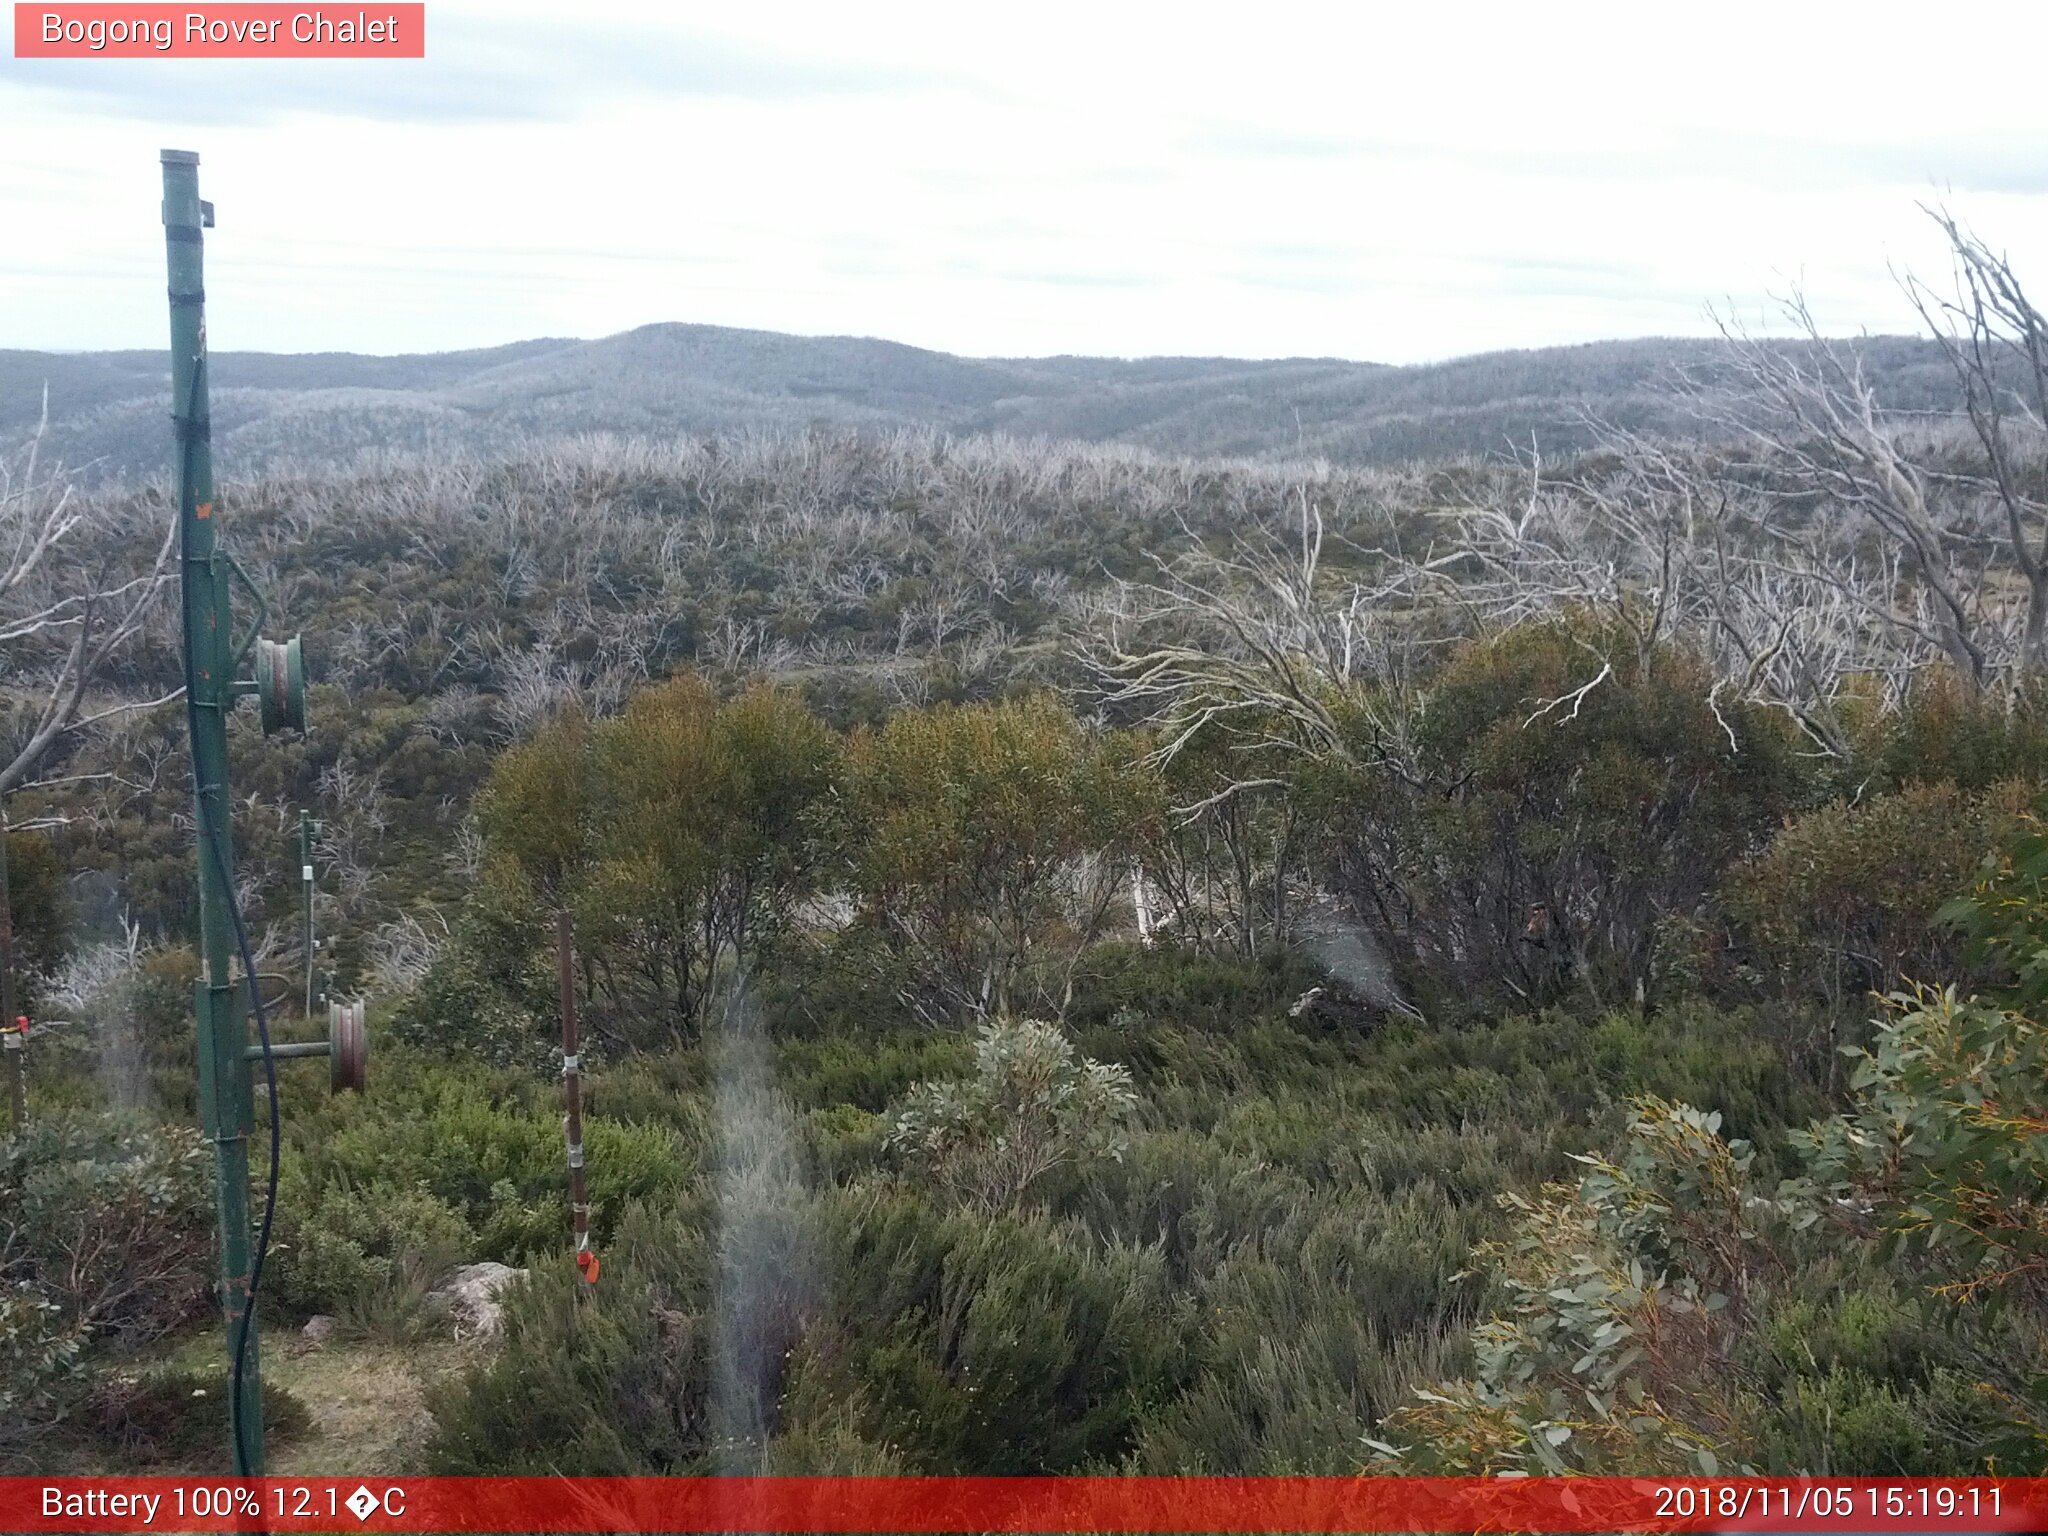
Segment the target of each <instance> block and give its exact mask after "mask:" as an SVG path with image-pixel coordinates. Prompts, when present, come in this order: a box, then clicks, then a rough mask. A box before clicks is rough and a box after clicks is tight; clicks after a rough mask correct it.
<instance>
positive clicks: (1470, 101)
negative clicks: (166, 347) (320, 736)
mask: <svg viewBox="0 0 2048 1536" xmlns="http://www.w3.org/2000/svg"><path fill="white" fill-rule="evenodd" d="M330 9H332V10H335V11H341V10H342V9H343V7H341V6H339V5H336V6H331V7H330ZM346 9H347V11H348V13H349V14H353V12H354V10H355V9H356V7H355V6H350V7H347V8H346ZM1950 17H1961V18H1962V19H1958V20H1951V19H1948V18H1950ZM1961 27H1967V28H1968V29H1969V30H1970V31H1971V33H1972V34H1973V35H1974V36H1976V37H1978V38H1980V39H1982V40H1984V41H1983V42H1982V43H1981V44H1971V43H1968V42H1967V40H1964V39H1960V38H1958V37H1957V36H1956V35H1955V29H1957V28H1961ZM2044 43H2048V6H2043V5H2039V4H2027V5H2019V4H1997V3H1984V4H1979V5H1975V6H1973V7H1971V8H1970V9H1969V10H1968V12H1967V13H1966V14H1965V13H1962V12H1958V11H1955V10H1954V9H1952V8H1949V7H1937V6H1933V5H1925V4H1923V5H1914V6H1887V5H1884V4H1877V3H1865V4H1859V5H1857V6H1855V7H1849V6H1846V5H1832V4H1829V5H1823V4H1817V3H1813V4H1801V3H1798V0H1791V3H1787V0H1777V3H1775V4H1770V5H1750V4H1746V3H1742V0H1735V3H1723V4H1717V5H1715V6H1714V7H1711V8H1709V7H1692V6H1657V5H1650V4H1643V3H1636V4H1632V5H1627V6H1622V5H1596V4H1572V3H1569V0H1553V3H1549V4H1522V5H1516V6H1506V5H1484V6H1482V5H1475V4H1457V3H1449V0H1438V3H1431V4H1425V5H1418V4H1412V3H1404V4H1398V5H1396V4H1384V3H1378V0H1325V3H1319V4H1298V3H1292V0H1262V3H1261V4H1258V5H1256V6H1225V5H1221V4H1215V5H1208V4H1182V5H1178V6H1168V5H1165V4H1160V3H1142V4H1140V3H1120V0H1095V3H1093V4H1087V5H1068V4H1063V3H1059V0H1043V3H1041V0H1033V3H1032V4H1029V5H1017V6H1011V7H998V6H988V5H963V4H960V3H958V0H952V3H948V4H932V5H925V4H891V3H888V0H864V3H861V4H845V3H840V4H816V3H802V4H800V3H794V0H747V3H745V4H731V3H729V4H725V5H719V6H710V5H703V4H696V3H690V0H669V3H660V4H643V5H626V4H607V3H603V0H588V3H577V4H567V3H551V4H540V3H536V0H490V3H486V4H470V3H462V0H428V5H427V55H428V56H427V58H426V59H424V60H417V61H396V60H386V61H357V60H346V61H331V60H325V61H311V60H303V61H295V60H266V61H238V60H201V59H179V58H175V57H172V58H167V59H149V60H18V59H14V58H12V57H11V56H9V57H0V347H28V348H45V349H98V348H110V347H151V348H156V347H161V346H162V345H163V344H164V339H165V335H166V332H167V326H168V321H167V319H166V314H165V307H164V301H163V270H164V269H163V244H162V235H161V228H160V224H159V221H158V198H159V195H160V182H159V170H158V163H157V151H158V150H159V149H162V148H180V149H192V150H197V151H199V153H200V155H201V167H200V178H201V192H202V195H203V196H205V197H207V198H209V199H210V200H212V201H213V202H214V203H215V205H216V207H217V209H218V224H217V227H216V229H215V230H214V231H213V232H212V233H211V235H210V236H209V239H208V247H207V266H208V271H207V290H208V297H209V313H208V321H209V330H210V334H211V338H212V342H213V345H214V346H215V347H216V348H237V349H243V348H246V349H259V350H264V351H280V352H298V351H327V350H348V351H367V352H422V351H444V350H450V349H456V348H464V347H479V346H491V345H496V344H499V343H502V342H508V341H513V340H519V339H524V338H528V337H534V336H602V335H608V334H611V333H613V332H616V331H621V330H626V329H629V328H631V327H633V326H637V325H643V324H648V323H652V322H657V321H678V320H680V321H693V322H700V323H706V324H717V325H732V326H750V327H758V328H762V329H767V330H777V331H788V332H795V333H800V334H835V335H863V336H880V337H886V338H889V339H891V340H896V341H903V342H909V343H912V344H914V345H918V346H925V347H932V348H937V349H941V350H944V351H950V352H957V353H963V354H969V355H976V356H1043V355H1049V354H1058V353H1084V354H1098V355H1110V356H1148V355H1159V354H1176V355H1190V354H1198V355H1224V356H1239V357H1282V356H1317V357H1345V358H1355V359H1363V360H1372V361H1379V362H1393V363H1408V362H1421V361H1428V360H1432V359H1438V358H1444V357H1452V356H1459V355H1463V354H1467V353H1473V352H1483V351H1492V350H1495V349H1499V348H1508V347H1530V346H1546V345H1552V344H1558V343H1569V342H1578V341H1590V340H1597V339H1601V338H1606V337H1619V336H1644V335H1697V334H1703V333H1706V332H1708V331H1709V330H1710V329H1711V327H1712V325H1713V323H1714V321H1713V318H1712V313H1711V310H1714V309H1718V310H1719V311H1720V312H1723V313H1729V314H1732V315H1734V316H1735V317H1736V318H1737V319H1738V320H1740V321H1742V322H1743V323H1745V324H1748V325H1750V326H1752V327H1756V328H1764V329H1768V328H1770V323H1769V316H1770V313H1771V311H1770V303H1771V298H1772V296H1773V295H1780V294H1783V293H1785V292H1787V291H1789V290H1791V289H1794V288H1798V289H1801V290H1803V291H1804V292H1805V293H1806V294H1807V295H1808V296H1809V298H1810V300H1811V302H1812V304H1813V307H1814V309H1815V311H1816V314H1817V316H1818V318H1819V319H1820V321H1821V323H1822V325H1823V326H1824V327H1825V328H1826V329H1828V330H1830V331H1834V332H1839V333H1852V332H1856V331H1865V330H1867V331H1874V332H1886V331H1890V332H1897V331H1907V330H1912V329H1914V328H1915V325H1914V317H1913V315H1912V313H1911V311H1910V310H1909V309H1908V308H1907V307H1906V305H1905V302H1904V300H1903V298H1902V296H1901V294H1900V291H1899V288H1898V285H1897V282H1896V281H1895V278H1894V273H1895V272H1896V271H1898V270H1902V269H1912V270H1914V271H1918V272H1921V273H1923V274H1926V275H1930V276H1934V277H1937V278H1938V277H1940V276H1942V275H1943V274H1944V273H1945V272H1946V263H1945V261H1944V260H1943V255H1942V248H1941V244H1940V241H1939V239H1938V238H1937V236H1936V235H1935V233H1934V231H1933V229H1932V227H1931V225H1930V224H1929V222H1928V220H1927V218H1926V215H1925V214H1924V213H1923V212H1922V211H1921V208H1920V205H1921V204H1923V203H1944V204H1946V205H1948V206H1950V207H1952V208H1954V209H1955V210H1956V211H1957V212H1958V213H1960V214H1962V215H1963V216H1964V218H1965V219H1966V220H1967V221H1968V222H1969V223H1970V224H1971V225H1972V226H1973V227H1975V228H1976V229H1977V230H1978V232H1979V233H1980V234H1982V235H1984V236H1985V237H1986V238H1987V239H1988V240H1989V241H1990V242H1991V243H1992V244H1993V245H1994V246H1998V247H2002V248H2004V249H2006V250H2008V251H2010V252H2011V253H2012V254H2013V256H2014V258H2015V260H2016V263H2017V265H2018V266H2019V268H2020V271H2021V273H2022V275H2023V276H2024V275H2026V273H2027V271H2028V269H2029V265H2030V263H2029V258H2028V253H2029V252H2030V251H2034V250H2043V251H2044V252H2048V116H2044V115H2043V114H2042V113H2041V112H2040V110H2039V105H2038V99H2037V96H2036V93H2035V92H2034V91H2033V90H2032V88H2031V87H2029V86H2028V85H2027V79H2030V78H2031V75H2027V74H2026V72H2025V71H2023V75H2025V76H2026V78H2023V79H2021V80H2020V81H2019V82H2018V83H2017V84H2015V83H2013V82H2012V80H2011V79H2010V78H2009V76H2005V75H2002V74H2001V73H2000V63H1999V61H2000V60H2001V59H2003V60H2009V61H2012V63H2013V66H2014V67H2016V66H2017V65H2018V64H2019V63H2020V62H2022V61H2026V60H2031V59H2037V58H2039V57H2040V56H2041V53H2042V45H2043V44H2044ZM2039 270H2040V271H2041V272H2042V274H2043V276H2042V279H2041V281H2042V283H2043V285H2044V286H2048V254H2044V258H2043V260H2042V261H2041V262H2040V263H2039Z"/></svg>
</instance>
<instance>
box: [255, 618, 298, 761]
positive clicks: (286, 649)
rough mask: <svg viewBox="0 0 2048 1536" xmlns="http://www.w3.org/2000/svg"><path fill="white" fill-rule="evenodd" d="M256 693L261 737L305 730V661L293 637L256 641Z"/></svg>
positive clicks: (296, 637)
mask: <svg viewBox="0 0 2048 1536" xmlns="http://www.w3.org/2000/svg"><path fill="white" fill-rule="evenodd" d="M256 693H257V697H258V698H259V699H260V700H261V701H262V704H263V734H264V735H266V736H273V735H275V734H276V733H277V732H279V731H303V730H304V729H305V728H306V658H305V653H304V651H303V650H302V649H301V647H300V645H299V637H298V636H297V635H293V636H292V637H291V639H289V640H282V641H280V640H258V641H257V642H256Z"/></svg>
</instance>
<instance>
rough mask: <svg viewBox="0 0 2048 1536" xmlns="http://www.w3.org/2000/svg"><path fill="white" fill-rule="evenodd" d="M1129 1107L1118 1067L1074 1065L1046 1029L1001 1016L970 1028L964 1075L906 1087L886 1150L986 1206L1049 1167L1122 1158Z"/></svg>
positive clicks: (1011, 1197) (1126, 1081)
mask: <svg viewBox="0 0 2048 1536" xmlns="http://www.w3.org/2000/svg"><path fill="white" fill-rule="evenodd" d="M1136 1106H1137V1095H1136V1094H1135V1093H1134V1092H1133V1091H1132V1089H1131V1074H1130V1072H1129V1071H1128V1070H1127V1069H1126V1068H1123V1067H1119V1066H1104V1065H1103V1064H1102V1063H1100V1062H1096V1061H1090V1060H1088V1059H1086V1058H1085V1057H1082V1058H1078V1059H1077V1058H1076V1056H1075V1053H1074V1048H1073V1046H1072V1045H1071V1044H1070V1043H1069V1042H1068V1040H1067V1038H1066V1036H1064V1035H1063V1034H1061V1033H1060V1031H1059V1030H1058V1029H1057V1028H1055V1027H1054V1026H1053V1025H1051V1024H1047V1023H1044V1022H1042V1021H1040V1020H1036V1019H1025V1020H1021V1021H1011V1020H1001V1021H997V1022H993V1023H987V1024H983V1025H980V1026H979V1027H977V1029H976V1030H975V1043H974V1071H973V1072H972V1073H971V1074H970V1075H969V1076H967V1077H964V1078H959V1079H956V1080H951V1081H944V1082H936V1083H921V1084H919V1085H918V1086H917V1087H916V1088H915V1089H913V1090H912V1091H911V1093H910V1096H909V1098H908V1099H906V1100H905V1101H904V1103H903V1105H902V1106H901V1107H900V1108H899V1109H898V1110H897V1111H896V1113H895V1116H894V1121H893V1124H892V1125H891V1127H890V1130H889V1136H888V1146H889V1147H890V1149H891V1150H893V1151H895V1152H897V1153H899V1154H900V1155H901V1156H902V1157H903V1158H904V1159H905V1160H906V1161H907V1162H908V1163H910V1164H911V1165H912V1166H913V1167H915V1168H916V1169H917V1170H918V1171H919V1172H920V1173H922V1174H925V1175H928V1176H929V1177H931V1178H933V1179H935V1180H936V1181H937V1183H938V1184H939V1185H940V1186H941V1187H942V1188H944V1189H946V1190H948V1191H949V1192H951V1193H952V1194H953V1196H954V1197H955V1198H958V1199H965V1200H971V1201H973V1202H975V1203H977V1204H979V1205H981V1206H982V1207H984V1208H985V1209H991V1210H992V1209H994V1208H996V1207H998V1206H1003V1205H1010V1204H1013V1203H1015V1202H1016V1201H1017V1200H1019V1199H1021V1198H1022V1196H1023V1194H1024V1192H1025V1190H1027V1189H1028V1188H1030V1187H1031V1185H1033V1184H1034V1183H1036V1182H1037V1181H1038V1180H1039V1179H1041V1178H1043V1177H1044V1176H1045V1175H1046V1174H1048V1173H1051V1172H1052V1171H1053V1170H1054V1169H1056V1168H1063V1167H1070V1166H1071V1167H1079V1168H1086V1167H1088V1166H1089V1165H1091V1164H1093V1163H1095V1162H1096V1161H1097V1160H1100V1159H1107V1160H1109V1161H1111V1162H1116V1161H1118V1160H1120V1159H1121V1158H1122V1157H1123V1154H1124V1147H1125V1140H1124V1135H1123V1129H1124V1124H1125V1122H1126V1121H1128V1120H1129V1118H1130V1116H1131V1113H1132V1111H1133V1110H1134V1109H1135V1108H1136Z"/></svg>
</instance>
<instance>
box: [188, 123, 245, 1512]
mask: <svg viewBox="0 0 2048 1536" xmlns="http://www.w3.org/2000/svg"><path fill="white" fill-rule="evenodd" d="M163 173H164V208H163V215H164V252H165V259H166V262H167V264H168V266H169V269H170V301H171V417H172V421H173V423H174V425H175V427H176V434H177V446H178V470H179V473H178V537H179V570H180V574H181V577H182V580H183V591H184V615H185V654H186V658H187V667H188V672H187V678H186V681H187V686H188V688H189V689H190V693H191V697H190V705H189V707H190V710H191V717H192V721H193V727H192V785H193V793H194V798H195V801H196V809H197V811H198V819H199V848H198V854H199V950H200V960H201V962H202V970H201V973H200V977H199V981H198V984H197V985H196V987H195V988H194V1000H195V1004H196V1010H197V1014H198V1024H199V1111H200V1119H201V1122H202V1124H203V1125H204V1126H205V1128H206V1134H207V1137H208V1138H209V1139H210V1140H211V1141H212V1142H213V1148H214V1182H215V1191H214V1192H215V1197H216V1200H217V1202H218V1204H219V1207H220V1300H221V1311H222V1313H223V1315H224V1316H225V1318H226V1320H227V1328H228V1348H229V1351H230V1357H231V1358H230V1361H229V1366H230V1369H231V1370H232V1367H233V1359H232V1353H233V1350H234V1348H235V1344H236V1341H237V1339H238V1337H239V1336H240V1334H241V1333H242V1330H243V1328H244V1318H245V1317H246V1318H247V1324H246V1327H247V1335H248V1336H247V1342H246V1344H245V1345H244V1350H245V1353H244V1355H243V1360H242V1390H241V1393H240V1394H239V1397H237V1396H236V1394H234V1393H232V1392H231V1393H230V1394H229V1396H230V1399H231V1401H230V1402H229V1404H228V1429H229V1441H228V1449H229V1454H230V1456H231V1457H232V1458H233V1466H234V1468H235V1470H236V1471H237V1472H238V1473H239V1474H241V1475H244V1476H256V1475H258V1474H260V1473H261V1472H262V1471H263V1380H262V1370H261V1367H260V1365H259V1363H258V1353H257V1339H258V1334H257V1328H256V1319H255V1317H254V1316H253V1314H252V1309H251V1306H250V1296H249V1264H250V1251H249V1250H250V1240H249V1239H250V1232H249V1135H250V1132H251V1131H252V1130H253V1129H254V1128H255V1109H254V1105H253V1101H252V1098H251V1095H250V1078H249V1063H248V1060H247V1051H246V1047H247V1046H248V1043H249V1040H248V1025H247V1024H246V1022H245V1021H244V1018H243V1004H242V998H241V989H240V988H239V987H237V986H236V985H235V982H234V971H233V967H232V961H231V957H232V955H233V952H234V930H233V927H232V925H231V922H230V919H229V909H228V895H229V893H228V887H227V879H226V875H227V871H226V869H225V867H224V866H225V865H226V863H227V860H228V858H229V857H230V850H231V849H232V848H233V842H232V834H231V832H230V829H229V821H228V808H229V799H228V721H227V717H228V711H229V710H230V709H232V708H233V707H234V703H235V691H234V683H233V679H232V677H231V676H230V669H231V668H232V666H233V661H234V657H233V654H232V653H233V646H234V641H233V633H234V631H233V626H232V624H231V622H230V614H229V608H228V564H227V561H226V560H225V559H223V558H221V557H220V556H219V555H217V554H216V552H215V548H214V504H213V450H212V447H211V445H210V443H209V442H208V440H207V439H208V432H209V427H210V422H211V412H210V410H209V407H208V403H207V385H206V307H205V306H206V291H205V282H204V277H205V269H204V262H203V260H202V251H203V246H202V244H201V241H202V238H203V237H202V236H201V233H200V231H201V230H202V229H203V228H204V227H205V226H207V225H209V224H211V223H212V222H213V219H212V214H213V208H212V205H211V204H207V203H202V202H201V201H200V200H199V156H197V155H196V154H193V153H192V152H190V151H189V150H178V149H167V150H165V151H164V152H163ZM209 838H210V839H212V840H214V842H215V845H216V846H215V847H211V848H210V847H208V846H207V844H208V840H209ZM216 850H217V851H216Z"/></svg>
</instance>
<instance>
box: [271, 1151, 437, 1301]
mask: <svg viewBox="0 0 2048 1536" xmlns="http://www.w3.org/2000/svg"><path fill="white" fill-rule="evenodd" d="M475 1245H476V1234H475V1232H474V1231H473V1230H472V1229H471V1227H470V1225H469V1223H468V1222H467V1221H465V1220H464V1219H463V1217H462V1216H461V1215H460V1214H459V1213H458V1212H456V1211H455V1210H453V1209H451V1208H450V1207H449V1205H448V1204H447V1202H446V1201H443V1200H440V1199H438V1198H436V1197H435V1196H434V1195H432V1194H430V1193H429V1192H428V1191H426V1190H424V1189H420V1188H417V1187H415V1188H411V1189H407V1188H404V1187H401V1186H393V1185H388V1184H372V1185H369V1186H367V1187H364V1188H357V1187H355V1186H354V1185H352V1184H350V1183H348V1182H347V1181H346V1180H344V1179H336V1180H335V1181H334V1182H331V1183H327V1184H321V1185H313V1184H311V1183H309V1182H308V1181H306V1180H305V1179H303V1178H295V1179H293V1180H291V1181H290V1182H289V1183H288V1184H286V1185H285V1186H284V1187H283V1188H282V1189H281V1190H280V1194H279V1206H278V1222H277V1232H276V1240H275V1243H274V1246H273V1247H272V1249H271V1257H270V1259H269V1261H268V1263H267V1265H266V1269H265V1277H266V1286H265V1288H266V1290H269V1289H271V1288H272V1287H274V1292H273V1294H275V1295H276V1296H277V1298H278V1299H279V1300H280V1301H281V1302H282V1303H283V1304H284V1305H285V1306H287V1307H290V1308H294V1309H296V1310H298V1311H300V1312H326V1313H330V1314H333V1315H335V1316H337V1317H338V1318H340V1319H341V1320H342V1321H343V1322H344V1323H345V1324H347V1325H349V1326H351V1327H352V1328H354V1329H358V1330H360V1331H363V1332H368V1333H373V1334H378V1335H382V1336H385V1337H392V1336H398V1337H403V1336H405V1335H406V1334H407V1333H408V1332H409V1331H411V1330H413V1329H414V1328H415V1327H416V1326H417V1325H418V1324H419V1323H421V1322H422V1321H423V1320H424V1309H423V1305H422V1304H423V1302H424V1299H425V1295H426V1292H427V1291H428V1290H429V1289H431V1288H432V1286H433V1285H434V1283H435V1282H436V1281H438V1280H439V1279H440V1277H441V1276H442V1275H443V1274H445V1273H446V1272H447V1271H448V1270H449V1269H451V1268H453V1267H454V1266H455V1265H456V1264H457V1263H459V1262H461V1260H462V1259H463V1258H464V1257H465V1256H466V1255H467V1254H468V1253H469V1252H470V1251H471V1250H472V1248H473V1247H474V1246H475ZM273 1276H274V1279H273V1278H271V1277H273Z"/></svg>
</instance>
